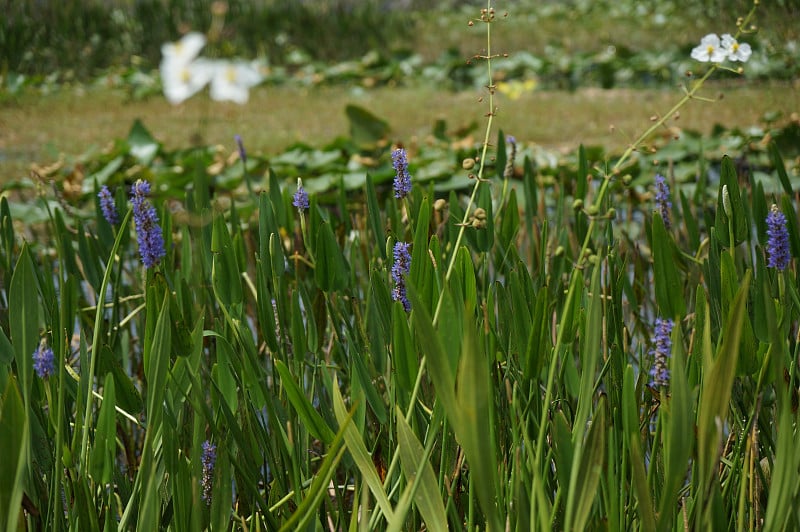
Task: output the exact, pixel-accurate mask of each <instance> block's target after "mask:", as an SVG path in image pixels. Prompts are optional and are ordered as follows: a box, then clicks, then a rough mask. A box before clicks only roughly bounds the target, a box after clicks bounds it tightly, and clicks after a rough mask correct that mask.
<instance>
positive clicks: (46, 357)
mask: <svg viewBox="0 0 800 532" xmlns="http://www.w3.org/2000/svg"><path fill="white" fill-rule="evenodd" d="M33 369H34V370H35V371H36V374H37V375H38V376H39V378H40V379H46V378H47V377H49V376H50V375H53V374H54V373H55V372H56V357H55V355H54V354H53V350H52V349H50V348H49V347H47V345H46V344H45V343H44V341H43V342H42V343H40V344H39V347H37V348H36V350H35V351H34V352H33Z"/></svg>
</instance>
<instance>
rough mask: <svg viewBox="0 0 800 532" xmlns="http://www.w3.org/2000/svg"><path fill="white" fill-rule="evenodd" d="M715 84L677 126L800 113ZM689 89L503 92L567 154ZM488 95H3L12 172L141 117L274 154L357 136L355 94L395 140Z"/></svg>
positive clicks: (777, 93)
mask: <svg viewBox="0 0 800 532" xmlns="http://www.w3.org/2000/svg"><path fill="white" fill-rule="evenodd" d="M705 92H706V95H707V96H709V97H716V96H717V95H718V94H719V93H722V94H723V95H724V98H723V99H721V100H719V101H716V102H715V103H713V104H707V103H705V102H694V103H693V104H691V105H689V106H688V107H687V108H686V109H684V110H682V111H681V116H680V119H679V120H677V121H670V122H669V125H670V126H676V127H679V128H686V129H689V130H694V131H698V132H700V133H704V134H707V133H709V132H710V131H711V129H712V128H713V126H714V125H715V124H721V125H723V126H725V127H728V128H733V127H749V126H753V125H759V124H761V123H762V118H763V116H764V115H765V113H771V112H778V113H781V115H782V116H783V120H788V119H789V117H790V116H791V115H792V113H800V93H798V91H797V89H796V88H794V87H791V86H787V85H785V84H764V85H756V86H751V85H745V86H738V87H736V86H717V87H714V86H713V85H712V86H711V87H709V88H708V90H707V91H705ZM679 94H680V91H679V89H677V88H676V89H674V90H668V89H659V90H632V89H616V90H607V91H606V90H599V89H582V90H578V91H575V92H558V91H555V92H554V91H541V92H533V93H529V94H525V95H523V96H522V97H520V98H519V99H518V100H513V101H511V100H508V99H506V98H503V97H502V96H500V97H499V98H498V106H499V109H498V118H499V119H500V120H502V124H503V129H504V130H505V131H506V132H507V133H510V134H514V135H515V136H516V137H517V139H519V141H520V142H523V143H535V144H538V145H540V146H543V147H545V148H547V149H551V150H556V151H558V152H561V153H570V152H574V150H575V149H576V148H577V146H578V144H581V143H583V144H586V145H598V146H603V147H605V148H607V149H608V150H609V151H612V152H614V151H621V150H622V149H624V148H625V147H626V146H627V144H628V143H629V142H630V141H631V140H632V139H631V138H630V137H631V135H633V134H634V132H636V131H639V130H641V129H642V128H643V127H645V126H646V125H647V124H648V122H649V119H650V117H651V116H653V115H654V114H655V113H658V112H659V110H661V109H664V108H665V107H666V106H667V104H668V103H669V102H671V101H674V100H675V98H676V97H677V96H678V95H679ZM479 97H480V93H478V92H468V91H467V92H459V93H452V92H449V91H437V90H434V89H431V88H389V87H387V88H379V89H372V90H358V91H357V92H356V91H355V90H354V89H351V88H344V87H328V88H312V89H298V88H295V87H262V88H258V89H256V90H254V91H253V93H252V94H251V101H250V102H249V103H248V104H247V105H246V106H242V107H240V106H237V105H232V104H228V105H226V104H217V103H214V102H210V101H208V100H207V98H206V97H205V96H200V97H197V98H194V99H192V100H190V101H188V102H186V103H185V104H184V105H181V106H179V107H172V106H170V105H169V104H168V103H167V102H166V101H165V100H163V99H161V98H150V99H148V100H146V101H129V100H128V99H127V98H126V96H125V95H124V94H123V93H122V92H120V91H112V90H103V89H86V90H83V89H81V90H75V91H71V90H64V91H59V92H58V93H56V94H50V95H38V94H32V93H28V94H25V95H22V96H20V97H18V98H15V99H14V100H13V101H11V102H6V103H4V104H2V105H0V124H2V125H3V126H4V127H3V128H2V130H0V155H2V156H3V157H0V182H4V181H5V182H7V181H9V180H16V179H20V178H21V177H25V176H27V171H28V169H29V167H30V165H31V164H32V163H38V164H43V165H47V164H51V163H53V162H55V161H57V160H58V158H59V154H62V153H63V154H64V155H65V156H67V159H68V160H69V159H72V158H74V157H75V156H78V155H81V154H83V153H84V152H86V151H87V150H89V149H90V148H91V147H94V149H95V150H103V149H104V148H105V147H107V146H109V145H110V144H111V143H113V141H114V139H118V138H124V137H125V136H126V135H127V133H128V130H129V128H130V125H131V124H132V123H133V121H134V120H135V119H137V118H138V119H141V120H142V121H143V122H144V123H145V125H146V126H147V127H148V128H149V129H150V131H152V132H153V133H154V134H155V136H156V138H157V139H158V140H160V141H162V142H163V143H164V144H165V147H166V148H169V149H177V148H181V147H186V146H192V145H196V144H197V143H198V142H199V143H207V144H212V145H213V144H222V145H225V146H229V147H233V136H234V135H236V134H239V135H241V136H242V137H243V138H244V139H246V142H247V145H248V148H249V149H250V150H253V151H254V152H257V153H261V154H264V155H267V156H269V155H276V154H279V153H281V152H282V151H283V150H285V148H286V147H288V146H289V145H291V144H293V143H296V142H304V143H307V144H310V145H312V146H320V145H324V144H326V143H328V142H330V141H331V140H333V139H334V138H335V137H337V136H344V135H347V134H348V133H349V132H348V122H347V118H346V116H345V114H344V107H345V106H346V105H347V104H350V103H352V104H357V105H360V106H362V107H365V108H366V109H369V110H370V111H372V112H373V113H375V114H376V115H378V116H379V117H381V118H384V119H386V120H387V122H388V123H389V124H390V126H391V128H392V133H391V139H392V140H394V141H398V142H403V143H413V142H421V143H424V142H425V139H426V137H428V136H429V135H430V134H431V131H432V129H433V125H434V122H435V121H436V120H437V119H439V118H442V119H444V120H446V122H447V125H448V128H449V129H450V131H453V132H455V131H458V130H469V129H470V128H469V126H470V125H471V124H475V123H477V121H478V118H479V115H480V113H481V111H480V110H481V104H480V103H479V102H478V98H479ZM14 124H17V125H18V127H14V126H13V125H14ZM612 125H613V126H614V131H611V130H610V126H612ZM472 134H473V135H474V136H477V135H478V131H476V130H472Z"/></svg>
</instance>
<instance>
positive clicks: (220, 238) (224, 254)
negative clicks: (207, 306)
mask: <svg viewBox="0 0 800 532" xmlns="http://www.w3.org/2000/svg"><path fill="white" fill-rule="evenodd" d="M211 252H212V253H213V254H214V258H213V262H212V266H211V282H212V284H213V286H214V294H215V295H216V296H217V299H218V300H219V301H220V303H221V304H223V305H225V306H226V307H230V306H231V305H236V304H239V303H241V302H242V299H243V297H244V294H243V291H242V280H241V273H240V271H239V265H238V263H237V261H236V253H235V250H234V248H233V242H232V241H231V236H230V234H229V233H228V227H227V224H226V223H225V218H224V217H223V216H222V215H221V214H220V215H217V216H216V217H214V226H213V229H212V233H211Z"/></svg>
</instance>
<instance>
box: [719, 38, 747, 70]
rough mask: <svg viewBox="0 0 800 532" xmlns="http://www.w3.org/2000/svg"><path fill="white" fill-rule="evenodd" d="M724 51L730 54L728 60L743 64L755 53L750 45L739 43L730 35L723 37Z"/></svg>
mask: <svg viewBox="0 0 800 532" xmlns="http://www.w3.org/2000/svg"><path fill="white" fill-rule="evenodd" d="M722 49H723V50H725V53H727V54H728V59H730V60H731V61H741V62H742V63H744V62H745V61H747V60H748V59H750V54H752V53H753V51H752V50H751V49H750V45H749V44H747V43H746V42H743V43H739V42H738V41H737V40H736V39H734V38H733V37H732V36H731V35H730V34H729V33H726V34H725V35H723V36H722Z"/></svg>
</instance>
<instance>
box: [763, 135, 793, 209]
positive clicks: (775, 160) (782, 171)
mask: <svg viewBox="0 0 800 532" xmlns="http://www.w3.org/2000/svg"><path fill="white" fill-rule="evenodd" d="M768 150H769V160H770V162H772V166H774V167H775V171H776V172H777V173H778V179H779V180H780V182H781V186H783V191H784V192H785V193H786V195H787V196H793V195H794V191H793V190H792V184H791V182H790V181H789V175H788V174H787V173H786V165H785V164H783V157H781V152H780V150H779V149H778V145H777V144H775V141H772V142H770V143H769V147H768Z"/></svg>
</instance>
